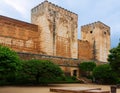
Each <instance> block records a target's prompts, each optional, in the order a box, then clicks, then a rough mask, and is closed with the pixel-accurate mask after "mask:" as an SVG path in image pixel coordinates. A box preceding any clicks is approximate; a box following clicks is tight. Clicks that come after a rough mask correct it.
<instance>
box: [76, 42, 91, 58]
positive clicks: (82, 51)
mask: <svg viewBox="0 0 120 93" xmlns="http://www.w3.org/2000/svg"><path fill="white" fill-rule="evenodd" d="M78 58H79V59H84V60H92V58H93V48H92V46H91V45H90V43H89V42H88V41H82V40H78Z"/></svg>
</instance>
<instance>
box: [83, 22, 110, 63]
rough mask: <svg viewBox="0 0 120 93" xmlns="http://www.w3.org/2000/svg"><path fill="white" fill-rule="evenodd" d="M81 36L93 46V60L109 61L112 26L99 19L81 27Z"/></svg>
mask: <svg viewBox="0 0 120 93" xmlns="http://www.w3.org/2000/svg"><path fill="white" fill-rule="evenodd" d="M81 38H82V40H87V41H88V42H90V44H91V46H92V47H93V52H92V53H93V60H98V61H102V62H107V58H108V54H109V50H110V27H109V26H107V25H105V24H104V23H102V22H100V21H98V22H95V23H92V24H88V25H84V26H82V27H81Z"/></svg>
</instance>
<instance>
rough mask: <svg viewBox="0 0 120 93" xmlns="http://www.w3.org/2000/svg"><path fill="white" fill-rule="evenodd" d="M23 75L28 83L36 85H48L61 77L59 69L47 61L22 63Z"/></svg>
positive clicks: (61, 73)
mask: <svg viewBox="0 0 120 93" xmlns="http://www.w3.org/2000/svg"><path fill="white" fill-rule="evenodd" d="M23 73H24V74H25V75H26V77H29V78H28V79H29V81H32V82H33V81H35V82H36V83H37V84H39V83H40V84H44V83H49V82H50V81H55V80H57V78H58V77H62V76H63V72H62V70H61V69H60V67H59V66H58V65H56V64H54V63H52V62H51V61H48V60H35V59H33V60H29V61H26V62H24V63H23Z"/></svg>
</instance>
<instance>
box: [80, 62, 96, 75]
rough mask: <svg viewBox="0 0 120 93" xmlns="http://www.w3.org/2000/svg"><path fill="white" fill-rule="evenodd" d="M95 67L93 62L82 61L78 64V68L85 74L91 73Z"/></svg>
mask: <svg viewBox="0 0 120 93" xmlns="http://www.w3.org/2000/svg"><path fill="white" fill-rule="evenodd" d="M95 67H96V64H95V62H82V63H80V64H79V68H80V70H82V71H84V72H86V76H89V75H91V74H90V73H91V72H92V71H93V69H94V68H95Z"/></svg>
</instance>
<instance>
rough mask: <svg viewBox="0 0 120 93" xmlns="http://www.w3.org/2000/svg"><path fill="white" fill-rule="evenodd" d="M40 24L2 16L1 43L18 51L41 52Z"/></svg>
mask: <svg viewBox="0 0 120 93" xmlns="http://www.w3.org/2000/svg"><path fill="white" fill-rule="evenodd" d="M39 43H40V42H39V40H38V26H37V25H33V24H30V23H26V22H22V21H18V20H15V19H12V18H8V17H4V16H0V44H2V45H5V46H9V47H10V48H12V49H13V50H15V51H17V52H30V53H39V51H40V48H39Z"/></svg>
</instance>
